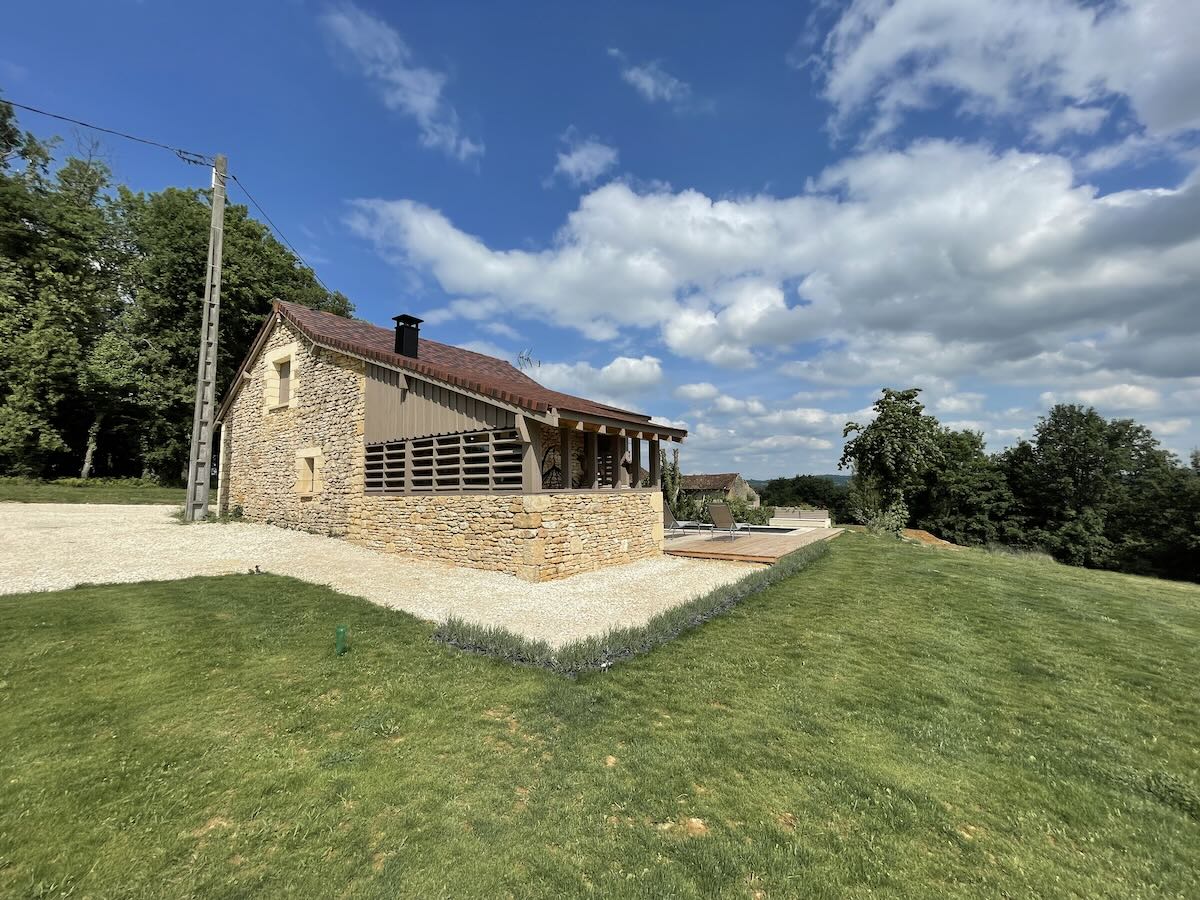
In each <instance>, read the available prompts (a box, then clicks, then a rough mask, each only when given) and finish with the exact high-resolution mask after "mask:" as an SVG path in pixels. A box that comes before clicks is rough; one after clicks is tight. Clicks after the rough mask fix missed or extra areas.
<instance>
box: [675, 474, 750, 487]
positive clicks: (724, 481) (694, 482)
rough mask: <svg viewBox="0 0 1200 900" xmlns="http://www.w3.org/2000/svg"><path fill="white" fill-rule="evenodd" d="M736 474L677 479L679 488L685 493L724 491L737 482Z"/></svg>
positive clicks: (691, 476)
mask: <svg viewBox="0 0 1200 900" xmlns="http://www.w3.org/2000/svg"><path fill="white" fill-rule="evenodd" d="M737 479H738V473H737V472H726V473H724V474H722V475H684V476H683V477H682V478H680V479H679V487H680V488H682V489H683V490H685V491H726V490H729V488H731V487H733V483H734V482H735V481H737Z"/></svg>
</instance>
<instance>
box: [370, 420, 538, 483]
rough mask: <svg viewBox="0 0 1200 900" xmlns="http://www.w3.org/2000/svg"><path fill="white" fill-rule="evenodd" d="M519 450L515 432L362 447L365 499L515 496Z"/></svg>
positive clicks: (418, 439)
mask: <svg viewBox="0 0 1200 900" xmlns="http://www.w3.org/2000/svg"><path fill="white" fill-rule="evenodd" d="M521 451H522V446H521V440H520V438H519V437H518V436H517V432H516V429H507V428H505V429H497V430H493V431H470V432H463V433H461V434H444V435H439V436H437V437H423V438H412V439H410V440H407V441H386V442H382V443H374V444H367V447H366V479H365V487H366V491H367V493H368V494H406V493H407V494H430V493H447V494H451V493H452V494H461V493H471V492H478V491H519V490H521ZM406 479H407V480H406Z"/></svg>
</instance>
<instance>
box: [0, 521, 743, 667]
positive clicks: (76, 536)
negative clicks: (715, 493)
mask: <svg viewBox="0 0 1200 900" xmlns="http://www.w3.org/2000/svg"><path fill="white" fill-rule="evenodd" d="M171 512H172V508H171V507H167V506H115V505H113V506H110V505H93V504H53V503H0V594H15V593H24V592H26V591H53V590H61V589H63V588H69V587H73V586H75V585H77V584H80V583H83V582H93V583H114V582H131V581H147V580H165V579H174V578H189V577H191V576H193V575H225V574H229V573H241V572H246V571H247V570H248V569H250V568H252V567H254V566H256V565H257V566H259V567H261V568H262V569H263V570H264V571H267V572H275V573H277V574H280V575H291V576H294V577H296V578H301V579H303V580H305V581H311V582H314V583H316V584H327V585H329V586H330V587H332V588H334V589H336V590H339V591H342V592H344V593H347V594H353V595H355V596H358V597H365V598H366V599H367V600H370V601H371V602H372V603H378V604H379V605H381V606H388V607H392V608H394V609H402V610H404V611H406V612H410V613H412V614H413V615H414V616H418V617H420V618H422V619H430V620H433V621H440V620H443V619H445V618H446V617H447V616H448V615H456V616H459V617H461V618H463V619H468V620H471V621H475V622H481V623H484V624H488V625H502V626H504V627H506V628H508V629H510V630H512V631H515V632H518V633H520V634H524V635H526V636H528V637H531V638H541V639H543V640H547V641H549V642H550V643H552V644H560V643H563V642H565V641H569V640H572V639H574V638H579V637H585V636H587V635H592V634H602V633H603V632H605V631H607V630H608V629H610V628H613V627H616V626H622V625H636V624H640V623H642V622H644V621H646V620H647V619H648V618H650V617H651V616H653V615H654V614H655V613H658V612H661V611H662V610H664V609H667V608H669V607H671V606H675V605H677V604H679V603H683V602H684V601H686V600H690V599H691V598H693V597H697V596H699V595H701V594H704V593H707V592H708V591H710V590H711V589H712V588H714V587H717V586H718V585H721V584H726V583H728V582H730V581H736V580H737V579H738V578H741V577H742V576H743V575H745V574H747V573H748V572H751V571H754V569H755V568H757V567H756V566H753V565H747V564H745V563H731V562H718V561H713V560H699V559H683V558H679V557H671V556H661V557H658V558H655V559H647V560H641V561H638V562H634V563H629V564H627V565H623V566H612V567H609V568H607V569H602V570H600V571H598V572H588V573H586V574H583V575H575V576H572V577H571V578H564V579H560V580H558V581H550V582H543V583H540V584H531V583H529V582H526V581H521V580H519V579H517V578H515V577H513V576H511V575H504V574H501V573H498V572H483V571H478V570H475V569H463V568H456V567H453V566H448V565H444V564H441V563H437V562H431V561H425V560H416V559H405V558H403V557H400V556H396V555H393V554H389V553H381V552H378V551H374V550H367V549H365V548H363V547H356V546H354V545H353V544H350V543H347V542H346V541H342V540H338V539H337V538H328V537H319V536H317V535H313V534H306V533H304V532H300V531H288V530H286V529H283V528H273V527H271V526H267V525H249V524H241V523H237V524H229V525H222V524H216V523H211V524H195V525H181V524H179V523H178V522H177V521H176V520H175V519H173V518H172V517H171Z"/></svg>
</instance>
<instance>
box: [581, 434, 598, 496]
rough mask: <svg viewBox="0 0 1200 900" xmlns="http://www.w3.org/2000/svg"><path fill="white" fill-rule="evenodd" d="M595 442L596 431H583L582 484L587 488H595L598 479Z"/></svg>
mask: <svg viewBox="0 0 1200 900" xmlns="http://www.w3.org/2000/svg"><path fill="white" fill-rule="evenodd" d="M596 444H597V440H596V432H594V431H585V432H584V433H583V486H584V487H585V488H587V489H588V490H595V489H596V486H597V485H598V484H599V481H600V478H599V474H598V473H599V470H600V467H599V466H598V465H597V459H596Z"/></svg>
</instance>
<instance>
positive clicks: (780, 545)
mask: <svg viewBox="0 0 1200 900" xmlns="http://www.w3.org/2000/svg"><path fill="white" fill-rule="evenodd" d="M841 533H842V529H840V528H814V529H812V530H811V531H800V532H793V533H792V534H755V533H750V534H746V533H745V532H742V533H741V534H739V535H738V536H737V537H736V538H734V539H733V540H730V539H729V537H728V536H725V537H722V536H719V535H718V536H716V537H714V536H713V535H712V533H711V532H707V531H706V532H703V533H701V534H694V533H693V534H688V535H686V536H683V537H669V538H667V539H666V540H665V541H664V542H663V552H664V553H666V554H667V555H668V556H690V557H692V558H694V559H727V560H730V561H731V562H751V563H768V564H770V563H773V562H775V561H776V560H778V559H779V558H780V557H781V556H786V555H787V554H789V553H791V552H792V551H793V550H798V549H799V548H801V547H803V546H804V545H805V544H812V543H814V542H816V541H827V540H829V539H830V538H833V537H837V536H838V535H839V534H841Z"/></svg>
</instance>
